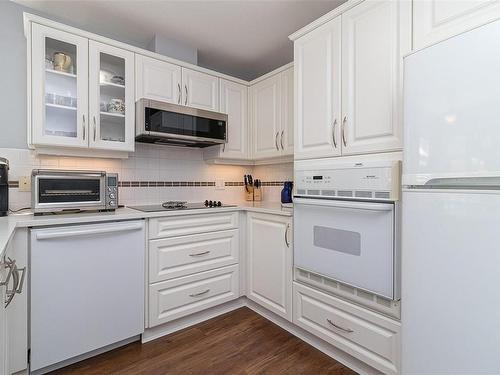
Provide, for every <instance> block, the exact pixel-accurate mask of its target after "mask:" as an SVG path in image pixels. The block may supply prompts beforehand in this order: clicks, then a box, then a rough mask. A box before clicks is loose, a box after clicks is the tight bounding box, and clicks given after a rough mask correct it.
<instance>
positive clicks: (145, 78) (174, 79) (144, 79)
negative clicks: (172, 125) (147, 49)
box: [135, 54, 182, 104]
mask: <svg viewBox="0 0 500 375" xmlns="http://www.w3.org/2000/svg"><path fill="white" fill-rule="evenodd" d="M181 70H182V69H181V67H180V66H178V65H174V64H170V63H167V62H165V61H161V60H157V59H153V58H151V57H146V56H143V55H139V54H136V55H135V89H136V94H135V99H136V100H139V99H142V98H145V99H151V100H159V101H163V102H167V103H174V104H181V100H182V88H181V83H182V82H181Z"/></svg>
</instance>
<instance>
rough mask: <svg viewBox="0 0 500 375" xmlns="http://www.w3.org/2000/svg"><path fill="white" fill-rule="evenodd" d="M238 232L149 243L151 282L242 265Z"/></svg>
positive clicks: (232, 231) (231, 231)
mask: <svg viewBox="0 0 500 375" xmlns="http://www.w3.org/2000/svg"><path fill="white" fill-rule="evenodd" d="M238 245H239V236H238V229H233V230H226V231H221V232H215V233H206V234H195V235H191V236H184V237H175V238H162V239H158V240H151V241H149V281H150V282H151V283H155V282H158V281H163V280H168V279H173V278H176V277H180V276H186V275H191V274H193V273H196V272H202V271H208V270H211V269H214V268H220V267H223V266H229V265H231V264H235V263H238V253H239V251H238V249H239V246H238Z"/></svg>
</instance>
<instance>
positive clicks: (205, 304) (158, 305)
mask: <svg viewBox="0 0 500 375" xmlns="http://www.w3.org/2000/svg"><path fill="white" fill-rule="evenodd" d="M238 297H239V272H238V265H234V266H229V267H224V268H219V269H216V270H212V271H207V272H201V273H197V274H195V275H190V276H185V277H179V278H177V279H172V280H168V281H163V282H160V283H156V284H152V285H150V286H149V327H154V326H157V325H159V324H163V323H167V322H170V321H172V320H175V319H178V318H181V317H183V316H186V315H189V314H193V313H195V312H198V311H201V310H205V309H207V308H210V307H213V306H216V305H219V304H221V303H224V302H228V301H231V300H233V299H236V298H238Z"/></svg>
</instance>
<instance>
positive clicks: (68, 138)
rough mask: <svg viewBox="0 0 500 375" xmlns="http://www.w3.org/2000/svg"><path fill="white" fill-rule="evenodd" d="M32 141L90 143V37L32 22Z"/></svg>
mask: <svg viewBox="0 0 500 375" xmlns="http://www.w3.org/2000/svg"><path fill="white" fill-rule="evenodd" d="M31 58H32V60H31V65H32V99H31V101H32V109H33V111H32V140H31V141H32V143H33V144H34V145H45V146H62V147H80V148H86V147H88V39H86V38H82V37H80V36H76V35H73V34H69V33H66V32H64V31H60V30H56V29H52V28H49V27H46V26H42V25H39V24H35V23H33V24H32V56H31Z"/></svg>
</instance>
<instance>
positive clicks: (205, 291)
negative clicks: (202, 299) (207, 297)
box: [189, 289, 210, 297]
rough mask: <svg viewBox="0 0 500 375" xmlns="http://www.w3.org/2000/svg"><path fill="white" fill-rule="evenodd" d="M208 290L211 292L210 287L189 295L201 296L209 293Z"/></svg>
mask: <svg viewBox="0 0 500 375" xmlns="http://www.w3.org/2000/svg"><path fill="white" fill-rule="evenodd" d="M208 292H210V289H207V290H204V291H203V292H199V293H194V294H190V295H189V297H199V296H202V295H204V294H207V293H208Z"/></svg>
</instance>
